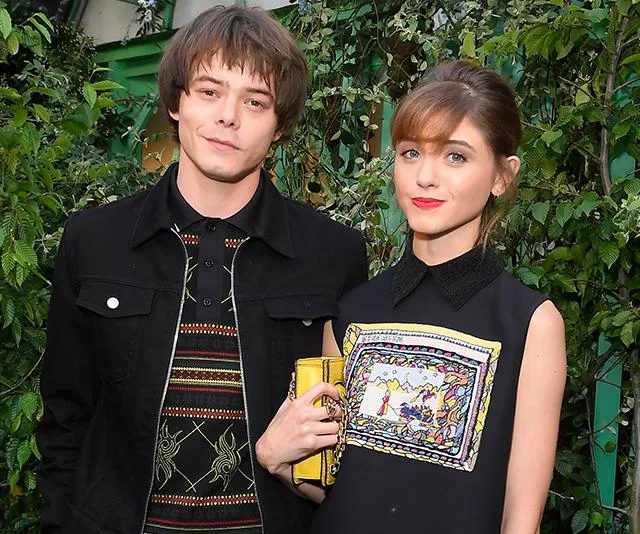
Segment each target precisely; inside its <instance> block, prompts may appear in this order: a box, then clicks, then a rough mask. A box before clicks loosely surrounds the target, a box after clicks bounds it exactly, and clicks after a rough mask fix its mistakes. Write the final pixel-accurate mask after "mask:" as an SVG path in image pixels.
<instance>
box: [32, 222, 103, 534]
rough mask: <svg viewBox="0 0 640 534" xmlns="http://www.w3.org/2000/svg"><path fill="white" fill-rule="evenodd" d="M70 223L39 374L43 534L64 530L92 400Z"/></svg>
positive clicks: (62, 247) (85, 327)
mask: <svg viewBox="0 0 640 534" xmlns="http://www.w3.org/2000/svg"><path fill="white" fill-rule="evenodd" d="M71 226H72V224H71V221H70V222H69V223H68V224H67V227H66V229H65V232H64V234H63V237H62V240H61V243H60V250H59V253H58V260H57V262H56V268H55V272H54V277H53V289H52V295H51V302H50V306H49V315H48V325H47V346H46V351H45V355H44V359H43V363H42V372H41V379H40V391H41V394H42V399H43V404H44V413H43V416H42V420H41V421H40V424H39V425H38V428H37V430H36V439H37V443H38V448H39V450H40V452H41V454H42V460H41V462H40V465H39V467H38V469H37V473H38V482H39V486H40V491H41V493H42V496H43V497H44V506H43V509H42V513H41V525H42V533H43V534H58V533H62V532H63V531H64V523H65V519H66V517H67V514H68V505H69V503H70V501H71V498H72V495H73V483H74V476H75V470H76V466H77V463H78V457H79V453H80V446H81V443H82V440H83V437H84V435H85V431H86V428H87V426H88V424H89V420H90V418H91V414H92V412H93V408H94V405H95V402H94V401H95V399H94V397H95V389H96V384H95V373H94V372H93V368H92V357H91V346H90V343H91V341H92V339H91V337H92V336H91V328H90V323H89V320H88V318H87V317H86V316H85V314H84V312H82V310H81V309H80V308H78V306H76V297H77V291H76V290H75V289H74V288H77V283H76V282H77V281H74V277H73V273H72V272H73V268H72V267H73V266H72V260H71V255H70V249H71V243H70V241H72V239H71V236H70V233H71V232H70V231H69V230H70V227H71Z"/></svg>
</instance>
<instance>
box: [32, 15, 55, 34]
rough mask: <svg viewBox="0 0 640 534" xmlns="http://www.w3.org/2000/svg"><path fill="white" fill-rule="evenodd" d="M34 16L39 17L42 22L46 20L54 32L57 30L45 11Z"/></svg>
mask: <svg viewBox="0 0 640 534" xmlns="http://www.w3.org/2000/svg"><path fill="white" fill-rule="evenodd" d="M33 16H34V17H38V18H39V19H40V20H41V21H42V22H44V23H45V24H46V25H47V26H49V29H50V30H51V31H52V32H53V31H55V28H54V27H53V23H52V22H51V21H50V20H49V19H48V18H47V16H46V15H45V14H44V13H40V12H38V13H36V14H35V15H33Z"/></svg>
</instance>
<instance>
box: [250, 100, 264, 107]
mask: <svg viewBox="0 0 640 534" xmlns="http://www.w3.org/2000/svg"><path fill="white" fill-rule="evenodd" d="M249 105H250V106H251V107H253V108H263V107H264V104H263V103H262V102H260V100H249Z"/></svg>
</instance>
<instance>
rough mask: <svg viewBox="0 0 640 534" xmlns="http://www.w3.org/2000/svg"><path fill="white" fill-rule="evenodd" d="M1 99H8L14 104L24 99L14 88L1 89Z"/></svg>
mask: <svg viewBox="0 0 640 534" xmlns="http://www.w3.org/2000/svg"><path fill="white" fill-rule="evenodd" d="M0 98H6V99H7V100H11V101H12V102H17V101H18V100H20V98H22V97H21V96H20V93H18V91H16V90H15V89H14V88H13V87H0Z"/></svg>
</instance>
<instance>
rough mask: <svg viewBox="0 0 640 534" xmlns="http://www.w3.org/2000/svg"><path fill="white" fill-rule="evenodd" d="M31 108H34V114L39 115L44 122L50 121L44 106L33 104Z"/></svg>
mask: <svg viewBox="0 0 640 534" xmlns="http://www.w3.org/2000/svg"><path fill="white" fill-rule="evenodd" d="M33 109H34V110H35V112H36V115H37V116H38V117H40V118H41V119H42V120H43V121H44V122H50V121H51V116H50V115H49V112H48V111H47V108H45V107H44V106H41V105H40V104H34V106H33Z"/></svg>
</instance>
